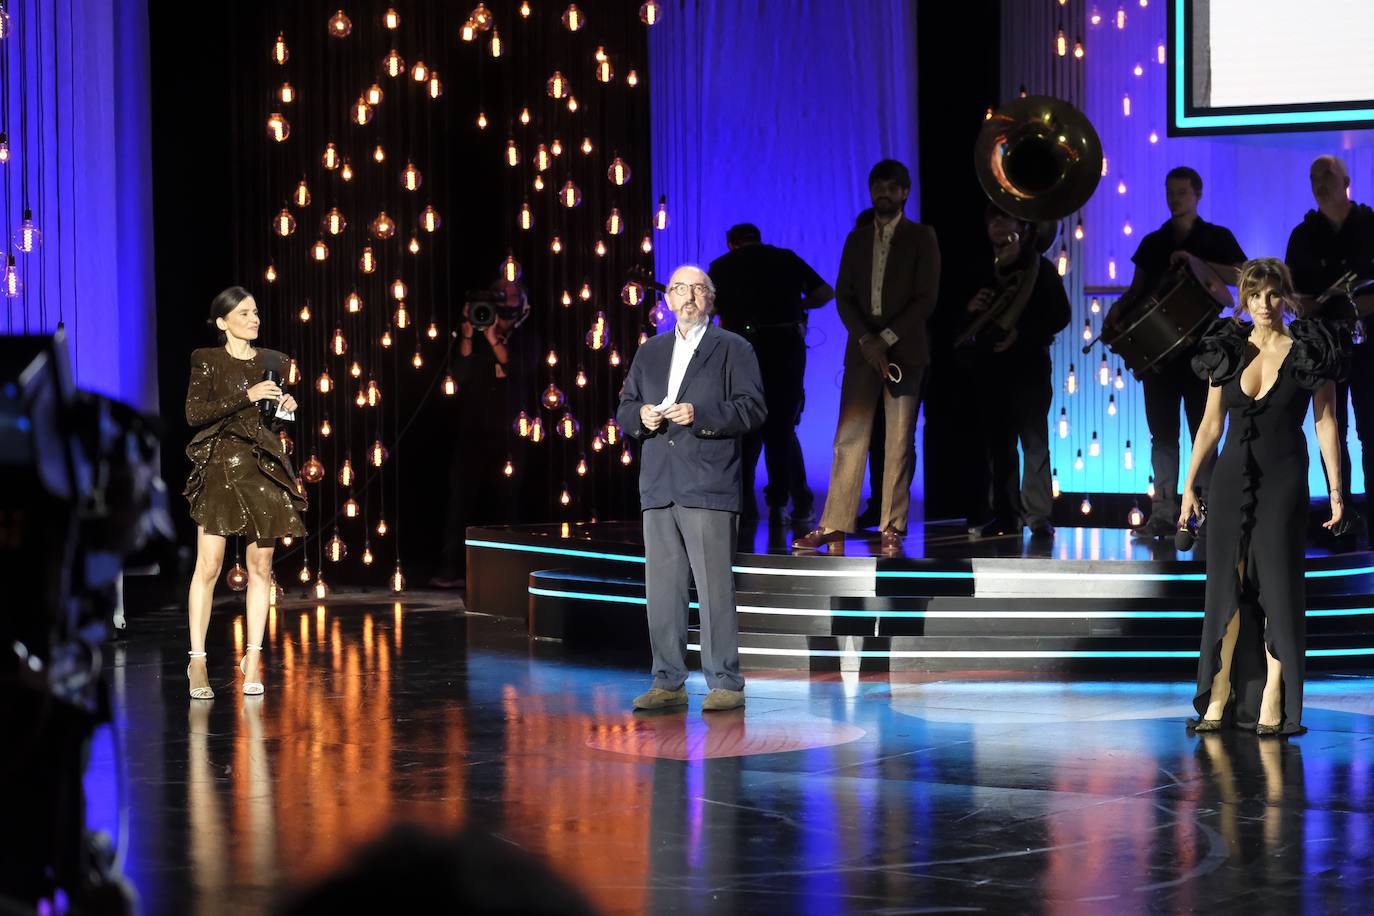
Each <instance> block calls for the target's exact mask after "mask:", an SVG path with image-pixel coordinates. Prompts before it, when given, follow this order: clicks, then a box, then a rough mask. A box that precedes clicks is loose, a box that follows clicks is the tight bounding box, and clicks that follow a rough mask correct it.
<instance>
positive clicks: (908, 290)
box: [835, 216, 940, 370]
mask: <svg viewBox="0 0 1374 916" xmlns="http://www.w3.org/2000/svg"><path fill="white" fill-rule="evenodd" d="M873 231H874V230H873V224H872V223H868V224H866V225H863V226H859V227H857V228H855V229H854V230H853V231H852V232H850V233H849V236H848V237H847V238H846V239H845V240H844V251H843V252H842V253H841V254H840V275H839V278H838V279H837V280H836V281H835V307H836V309H837V310H838V311H839V313H840V319H841V320H842V321H843V322H844V326H845V327H846V328H847V329H848V330H849V342H848V344H846V346H845V350H844V365H845V368H846V369H848V368H850V367H857V366H861V365H863V364H864V363H863V357H862V356H860V355H859V338H861V337H863V336H864V335H865V334H876V333H878V332H880V331H882V330H883V329H884V328H887V329H889V330H891V331H892V333H894V334H896V335H897V343H896V344H894V345H893V346H892V347H891V348H890V349H889V356H890V358H891V359H892V361H893V362H895V363H897V365H899V366H901V367H902V369H903V370H910V369H917V368H921V367H924V366H928V365H929V364H930V338H929V336H928V334H927V333H926V322H927V321H928V320H929V318H930V315H931V312H933V311H934V310H935V297H936V293H937V292H938V290H939V287H940V245H939V243H938V242H937V241H936V239H935V230H934V229H931V228H930V227H929V226H923V225H921V224H920V223H915V222H912V221H911V220H910V219H908V218H907V217H906V216H903V217H902V221H901V222H900V223H898V224H897V228H896V230H895V231H894V232H893V234H892V248H891V250H890V251H889V252H888V256H887V268H886V271H885V272H884V274H883V302H882V311H881V314H880V315H876V316H875V315H874V314H873V310H872V308H871V305H872V297H873V292H872V289H873Z"/></svg>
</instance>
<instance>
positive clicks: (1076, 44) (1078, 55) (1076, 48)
mask: <svg viewBox="0 0 1374 916" xmlns="http://www.w3.org/2000/svg"><path fill="white" fill-rule="evenodd" d="M1086 56H1087V51H1085V50H1084V48H1083V37H1082V36H1081V35H1080V36H1079V37H1078V38H1075V39H1074V41H1073V57H1074V60H1082V59H1083V58H1084V57H1086Z"/></svg>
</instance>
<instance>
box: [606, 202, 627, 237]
mask: <svg viewBox="0 0 1374 916" xmlns="http://www.w3.org/2000/svg"><path fill="white" fill-rule="evenodd" d="M606 231H607V232H609V233H610V234H611V235H620V233H622V232H624V231H625V221H624V220H623V219H621V217H620V210H619V208H617V207H612V208H611V215H610V216H608V217H607V218H606Z"/></svg>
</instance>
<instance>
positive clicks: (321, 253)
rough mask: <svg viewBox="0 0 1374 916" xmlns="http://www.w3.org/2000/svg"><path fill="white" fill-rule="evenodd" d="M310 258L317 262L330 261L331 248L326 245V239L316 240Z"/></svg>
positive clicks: (311, 248)
mask: <svg viewBox="0 0 1374 916" xmlns="http://www.w3.org/2000/svg"><path fill="white" fill-rule="evenodd" d="M310 257H311V258H313V259H315V260H316V261H325V260H328V258H329V246H328V245H326V244H325V243H324V239H316V240H315V244H313V245H311V246H310Z"/></svg>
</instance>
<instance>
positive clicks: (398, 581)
mask: <svg viewBox="0 0 1374 916" xmlns="http://www.w3.org/2000/svg"><path fill="white" fill-rule="evenodd" d="M390 581H391V590H392V591H393V592H395V593H397V594H400V593H401V592H403V591H405V590H406V577H405V576H403V575H401V564H400V563H397V564H396V568H395V569H394V570H393V571H392V573H391V580H390Z"/></svg>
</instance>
